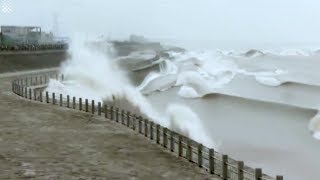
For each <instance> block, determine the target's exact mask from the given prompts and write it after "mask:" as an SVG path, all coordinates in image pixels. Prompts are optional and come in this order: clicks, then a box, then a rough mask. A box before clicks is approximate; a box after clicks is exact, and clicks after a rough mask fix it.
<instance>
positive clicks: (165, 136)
mask: <svg viewBox="0 0 320 180" xmlns="http://www.w3.org/2000/svg"><path fill="white" fill-rule="evenodd" d="M167 132H168V128H163V147H165V148H167V146H168V138H167Z"/></svg>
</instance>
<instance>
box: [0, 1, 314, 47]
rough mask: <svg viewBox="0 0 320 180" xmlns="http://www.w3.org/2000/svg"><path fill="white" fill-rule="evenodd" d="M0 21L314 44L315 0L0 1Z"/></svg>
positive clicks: (63, 28) (85, 29) (96, 31)
mask: <svg viewBox="0 0 320 180" xmlns="http://www.w3.org/2000/svg"><path fill="white" fill-rule="evenodd" d="M0 2H1V4H2V5H3V4H5V5H8V6H10V8H11V9H12V12H11V13H3V12H0V24H1V25H39V26H42V27H44V28H45V29H47V30H50V29H51V28H52V27H53V14H55V13H56V14H58V21H59V30H60V32H61V33H64V34H70V33H72V32H84V33H90V34H105V35H111V36H112V37H124V36H127V35H129V34H131V33H136V34H141V35H145V36H147V37H152V38H174V39H196V40H220V41H224V40H225V41H254V42H320V36H319V33H320V23H319V19H320V1H319V0H0Z"/></svg>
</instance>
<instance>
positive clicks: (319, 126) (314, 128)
mask: <svg viewBox="0 0 320 180" xmlns="http://www.w3.org/2000/svg"><path fill="white" fill-rule="evenodd" d="M309 130H310V131H311V133H312V135H313V137H314V138H315V139H318V140H320V112H318V114H317V115H316V116H314V117H313V118H312V119H311V121H310V123H309Z"/></svg>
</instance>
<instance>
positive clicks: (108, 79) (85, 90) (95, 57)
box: [46, 37, 216, 148]
mask: <svg viewBox="0 0 320 180" xmlns="http://www.w3.org/2000/svg"><path fill="white" fill-rule="evenodd" d="M76 39H81V38H79V37H78V38H76ZM83 44H84V43H83V42H82V41H73V44H72V46H71V52H70V53H72V56H71V59H69V60H67V62H66V63H64V64H62V66H61V69H60V71H61V73H63V74H64V75H65V79H66V81H64V82H63V83H61V82H59V81H56V80H54V79H50V81H49V84H48V87H47V89H46V91H48V92H55V93H57V94H60V93H61V94H64V95H70V96H75V97H77V98H79V97H81V98H87V99H89V100H95V101H96V102H109V101H110V102H112V101H113V102H114V101H115V100H121V99H122V100H125V101H127V102H128V103H127V104H130V105H128V106H133V107H135V108H136V110H137V111H138V112H140V113H142V114H143V115H145V116H147V117H148V118H149V119H151V120H153V121H154V122H156V123H158V124H160V125H162V126H164V127H168V128H169V129H173V130H175V131H177V132H179V133H183V134H184V135H185V136H188V137H190V138H191V139H193V140H196V141H198V142H200V143H202V144H204V145H206V146H208V147H210V148H216V146H215V144H214V142H213V140H212V139H210V138H209V137H208V136H206V134H205V131H204V129H203V127H202V126H201V122H200V120H199V118H198V117H197V115H196V114H195V113H194V112H192V110H191V109H189V108H188V107H185V106H182V105H179V106H169V108H168V111H167V115H159V114H158V112H156V111H155V110H154V109H153V108H152V106H151V105H150V104H149V102H148V101H147V100H146V99H145V97H144V96H143V95H142V94H141V93H140V91H139V89H137V88H136V87H134V86H132V85H130V83H129V80H128V79H127V77H126V74H125V72H123V71H121V70H120V68H119V67H118V66H117V63H116V62H115V61H114V60H113V59H111V58H108V57H107V56H105V55H104V54H101V53H99V52H96V51H92V50H90V49H88V48H87V47H85V46H84V45H83ZM166 63H167V64H166V65H164V66H163V67H162V73H164V74H165V75H166V77H168V76H170V75H172V77H173V78H172V79H174V81H173V82H174V83H173V85H174V84H175V81H176V79H177V78H176V75H175V74H177V71H178V69H177V67H176V65H174V64H173V63H170V62H168V61H166ZM159 78H160V79H159ZM147 79H148V80H147V81H146V82H144V83H143V84H147V85H148V86H150V84H151V86H152V84H153V83H156V84H157V83H158V82H161V81H164V79H161V74H151V75H149V76H148V78H147ZM169 79H170V78H169ZM155 80H156V82H154V81H155ZM169 84H170V83H169ZM147 85H144V86H147ZM158 85H159V84H158ZM158 87H159V86H158ZM160 87H161V85H160ZM164 87H166V86H164ZM140 90H141V89H140ZM158 90H165V89H163V88H159V89H158ZM121 107H122V106H121ZM172 109H174V110H172ZM184 116H187V117H193V118H189V119H185V118H181V117H184Z"/></svg>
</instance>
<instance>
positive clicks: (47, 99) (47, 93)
mask: <svg viewBox="0 0 320 180" xmlns="http://www.w3.org/2000/svg"><path fill="white" fill-rule="evenodd" d="M46 101H47V103H50V102H49V92H48V91H46Z"/></svg>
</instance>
